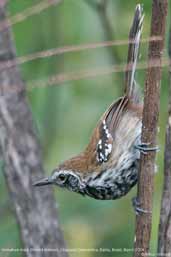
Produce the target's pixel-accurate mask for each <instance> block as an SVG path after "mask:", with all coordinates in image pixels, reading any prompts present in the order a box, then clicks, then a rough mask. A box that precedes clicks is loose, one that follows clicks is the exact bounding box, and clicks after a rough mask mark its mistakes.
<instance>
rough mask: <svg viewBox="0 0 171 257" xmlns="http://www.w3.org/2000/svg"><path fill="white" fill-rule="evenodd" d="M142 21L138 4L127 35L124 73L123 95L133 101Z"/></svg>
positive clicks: (135, 90)
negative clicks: (127, 42) (127, 44)
mask: <svg viewBox="0 0 171 257" xmlns="http://www.w3.org/2000/svg"><path fill="white" fill-rule="evenodd" d="M143 19H144V14H143V7H142V6H141V5H140V4H138V5H137V6H136V9H135V14H134V19H133V22H132V26H131V29H130V33H129V46H128V57H127V67H126V72H125V94H126V96H128V97H129V99H132V100H134V101H135V100H136V98H137V89H136V82H135V70H136V65H137V59H138V55H139V46H140V39H141V32H142V25H143Z"/></svg>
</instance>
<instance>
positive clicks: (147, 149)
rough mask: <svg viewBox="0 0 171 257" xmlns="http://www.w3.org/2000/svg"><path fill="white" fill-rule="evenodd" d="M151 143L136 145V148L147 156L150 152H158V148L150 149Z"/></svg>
mask: <svg viewBox="0 0 171 257" xmlns="http://www.w3.org/2000/svg"><path fill="white" fill-rule="evenodd" d="M149 145H150V143H141V144H139V145H136V146H135V148H136V149H138V150H139V151H140V152H141V153H143V154H147V153H148V152H152V151H156V152H158V151H159V150H160V149H159V147H158V146H154V147H149Z"/></svg>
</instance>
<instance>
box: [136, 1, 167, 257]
mask: <svg viewBox="0 0 171 257" xmlns="http://www.w3.org/2000/svg"><path fill="white" fill-rule="evenodd" d="M167 6H168V2H167V0H153V4H152V18H151V36H153V35H157V36H161V37H162V38H163V40H162V41H160V42H151V43H150V45H149V53H148V62H149V67H148V70H147V77H146V83H145V97H144V111H143V126H142V142H143V143H150V144H151V145H156V135H157V125H158V116H159V102H160V81H161V56H162V52H163V46H164V37H165V26H166V25H165V23H166V16H167ZM154 58H157V59H158V66H157V67H150V64H151V60H152V59H154ZM155 156H156V153H155V152H154V151H153V152H149V153H148V154H146V155H145V154H141V161H140V172H139V179H138V201H139V203H140V205H141V208H142V209H144V210H146V211H148V213H142V214H140V215H137V216H136V236H135V248H134V257H140V256H145V255H148V252H149V243H150V236H151V224H152V196H153V183H154V182H153V178H154V169H155ZM137 249H138V250H137Z"/></svg>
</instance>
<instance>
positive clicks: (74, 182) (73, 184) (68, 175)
mask: <svg viewBox="0 0 171 257" xmlns="http://www.w3.org/2000/svg"><path fill="white" fill-rule="evenodd" d="M50 184H51V185H57V186H59V187H62V188H66V189H68V190H70V191H74V192H79V193H83V191H84V188H85V183H84V182H83V181H82V179H81V177H80V175H79V174H78V173H76V172H73V171H71V170H63V169H60V168H57V169H55V170H54V171H53V172H52V174H51V176H49V177H47V178H43V179H41V180H39V181H37V182H36V183H34V184H33V185H34V186H45V185H50Z"/></svg>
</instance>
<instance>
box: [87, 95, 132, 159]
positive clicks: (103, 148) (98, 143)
mask: <svg viewBox="0 0 171 257" xmlns="http://www.w3.org/2000/svg"><path fill="white" fill-rule="evenodd" d="M128 101H129V100H128V98H127V97H121V98H119V99H118V100H117V101H116V102H114V103H113V104H112V105H111V106H110V107H109V108H108V110H107V111H106V112H105V113H104V115H103V116H102V118H101V119H100V122H99V123H98V125H97V128H96V130H95V132H94V133H93V137H92V138H93V139H95V138H96V140H95V141H94V144H95V158H96V161H97V162H98V163H99V164H102V163H104V162H107V161H108V160H109V158H110V155H111V152H112V149H113V142H114V138H115V133H116V129H117V126H118V124H119V122H120V119H121V118H122V116H123V113H124V111H125V107H126V106H127V104H128ZM95 134H96V136H95ZM91 145H92V144H91Z"/></svg>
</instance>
